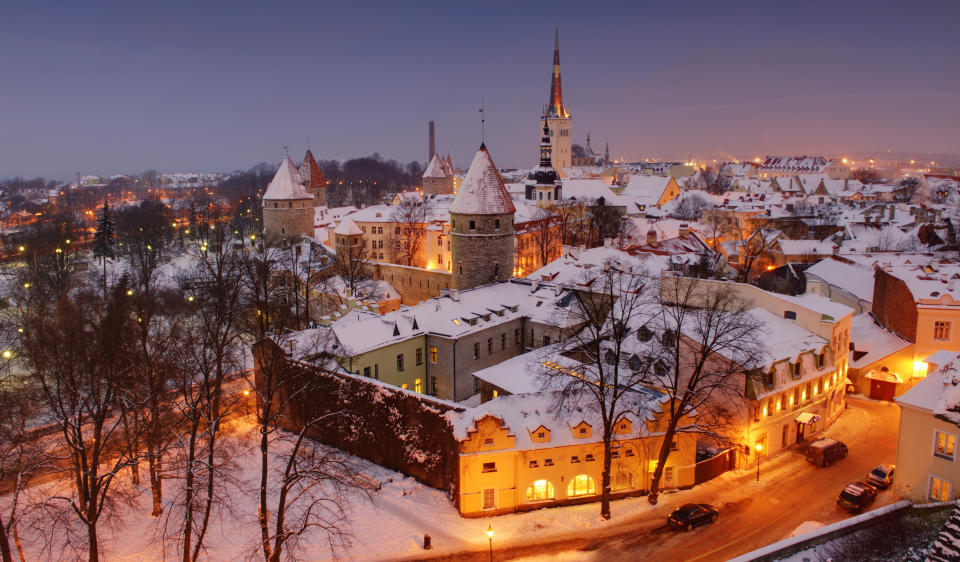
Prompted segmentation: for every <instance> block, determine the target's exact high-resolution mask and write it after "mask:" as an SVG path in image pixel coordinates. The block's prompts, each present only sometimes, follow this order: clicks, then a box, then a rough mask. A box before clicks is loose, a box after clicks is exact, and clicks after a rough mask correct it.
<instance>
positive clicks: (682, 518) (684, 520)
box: [667, 503, 720, 531]
mask: <svg viewBox="0 0 960 562" xmlns="http://www.w3.org/2000/svg"><path fill="white" fill-rule="evenodd" d="M719 515H720V512H718V511H717V508H715V507H713V506H711V505H708V504H705V503H688V504H684V505H681V506H680V507H679V508H678V509H677V510H676V511H674V512H673V513H671V514H670V516H669V517H667V525H669V526H671V527H676V528H677V529H683V530H685V531H692V530H693V528H694V527H696V526H698V525H703V524H704V523H712V522H714V521H716V520H717V516H719Z"/></svg>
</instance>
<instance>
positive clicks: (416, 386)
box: [413, 379, 423, 393]
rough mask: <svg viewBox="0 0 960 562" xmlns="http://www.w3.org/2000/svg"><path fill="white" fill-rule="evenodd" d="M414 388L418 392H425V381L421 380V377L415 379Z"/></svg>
mask: <svg viewBox="0 0 960 562" xmlns="http://www.w3.org/2000/svg"><path fill="white" fill-rule="evenodd" d="M413 389H414V390H416V391H417V392H420V393H422V392H423V381H421V380H420V379H417V380H415V381H414V382H413Z"/></svg>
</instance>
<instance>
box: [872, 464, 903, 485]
mask: <svg viewBox="0 0 960 562" xmlns="http://www.w3.org/2000/svg"><path fill="white" fill-rule="evenodd" d="M896 468H897V467H896V466H894V465H892V464H881V465H880V466H878V467H877V468H875V469H873V470H871V471H870V474H868V475H867V484H870V485H871V486H873V487H874V488H880V489H881V490H886V489H887V488H889V487H890V484H892V483H893V472H894V471H895V470H896Z"/></svg>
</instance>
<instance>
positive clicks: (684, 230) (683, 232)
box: [680, 222, 690, 238]
mask: <svg viewBox="0 0 960 562" xmlns="http://www.w3.org/2000/svg"><path fill="white" fill-rule="evenodd" d="M689 234H690V225H689V224H687V223H685V222H682V223H680V237H681V238H683V237H684V236H688V235H689Z"/></svg>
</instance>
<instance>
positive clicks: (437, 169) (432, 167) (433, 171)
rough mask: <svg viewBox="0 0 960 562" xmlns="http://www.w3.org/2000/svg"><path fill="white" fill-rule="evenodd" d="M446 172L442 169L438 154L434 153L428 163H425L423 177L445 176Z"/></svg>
mask: <svg viewBox="0 0 960 562" xmlns="http://www.w3.org/2000/svg"><path fill="white" fill-rule="evenodd" d="M448 175H449V174H447V172H446V170H444V165H443V162H442V161H441V160H440V155H439V154H434V155H433V159H432V160H430V164H428V165H427V169H426V170H424V172H423V177H425V178H445V177H447V176H448Z"/></svg>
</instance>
